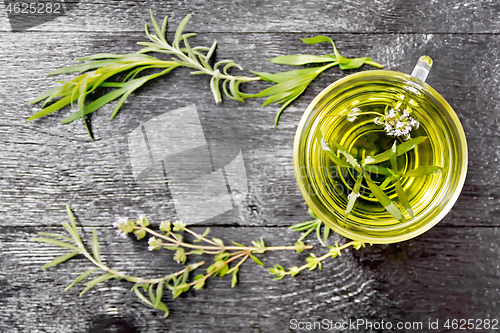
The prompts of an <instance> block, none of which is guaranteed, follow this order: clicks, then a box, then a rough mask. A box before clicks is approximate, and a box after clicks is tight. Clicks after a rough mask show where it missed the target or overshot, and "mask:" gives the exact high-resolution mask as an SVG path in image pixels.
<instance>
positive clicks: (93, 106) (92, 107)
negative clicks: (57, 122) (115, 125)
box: [61, 87, 128, 124]
mask: <svg viewBox="0 0 500 333" xmlns="http://www.w3.org/2000/svg"><path fill="white" fill-rule="evenodd" d="M127 91H128V89H127V87H124V88H120V89H116V90H113V91H112V92H109V93H107V94H106V95H104V96H102V97H99V98H98V99H96V100H95V101H93V102H92V103H90V104H88V105H86V106H85V109H84V110H85V111H84V112H83V114H84V115H88V114H90V113H92V112H94V111H96V110H98V109H100V108H101V107H103V106H104V105H106V104H108V103H109V102H111V101H114V100H115V99H117V98H118V97H120V96H121V95H123V94H125V93H126V92H127ZM80 117H81V112H75V113H73V114H72V115H70V116H68V117H66V118H64V119H63V121H62V122H61V124H69V123H71V122H73V121H75V120H76V119H79V118H80Z"/></svg>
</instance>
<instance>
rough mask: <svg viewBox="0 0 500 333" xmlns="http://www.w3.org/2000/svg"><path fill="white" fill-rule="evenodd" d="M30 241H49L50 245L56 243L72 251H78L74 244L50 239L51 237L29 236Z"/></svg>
mask: <svg viewBox="0 0 500 333" xmlns="http://www.w3.org/2000/svg"><path fill="white" fill-rule="evenodd" d="M31 240H32V241H34V242H40V243H49V244H52V245H56V246H59V247H64V248H67V249H70V250H73V251H78V248H77V247H76V246H74V245H71V244H68V243H66V242H61V241H58V240H56V239H51V238H37V237H35V238H31Z"/></svg>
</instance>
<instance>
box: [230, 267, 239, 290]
mask: <svg viewBox="0 0 500 333" xmlns="http://www.w3.org/2000/svg"><path fill="white" fill-rule="evenodd" d="M238 271H239V268H238V267H235V269H234V271H233V278H232V279H231V288H234V286H236V283H238Z"/></svg>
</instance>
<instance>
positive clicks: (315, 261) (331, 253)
mask: <svg viewBox="0 0 500 333" xmlns="http://www.w3.org/2000/svg"><path fill="white" fill-rule="evenodd" d="M351 246H352V247H353V248H354V249H355V250H359V249H360V248H362V247H365V244H364V243H363V242H360V241H350V242H347V243H345V244H344V245H342V246H339V244H338V242H335V246H328V248H329V250H328V252H327V253H325V254H324V255H322V256H320V257H318V256H316V255H315V254H314V253H311V254H310V255H309V257H307V258H306V261H307V263H306V264H304V265H302V266H300V267H298V266H293V267H290V269H289V270H285V269H284V268H283V266H281V265H274V267H273V268H270V269H269V272H270V273H271V275H276V277H275V278H274V280H281V279H282V278H284V277H285V276H287V275H290V276H292V277H293V276H296V275H297V274H299V273H300V272H301V271H303V270H305V269H309V270H310V271H312V270H315V269H316V268H319V269H320V270H321V269H322V268H323V261H324V260H326V259H328V258H336V257H338V256H340V255H341V254H342V253H341V251H342V250H345V249H347V248H349V247H351Z"/></svg>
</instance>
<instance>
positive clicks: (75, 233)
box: [66, 205, 82, 244]
mask: <svg viewBox="0 0 500 333" xmlns="http://www.w3.org/2000/svg"><path fill="white" fill-rule="evenodd" d="M66 211H67V212H68V217H69V221H70V222H71V229H72V230H73V234H72V236H73V238H74V239H75V241H76V242H77V243H78V244H81V243H82V239H81V238H80V235H79V234H78V230H76V220H75V215H74V214H73V211H72V210H71V208H70V207H69V206H68V205H66Z"/></svg>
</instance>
